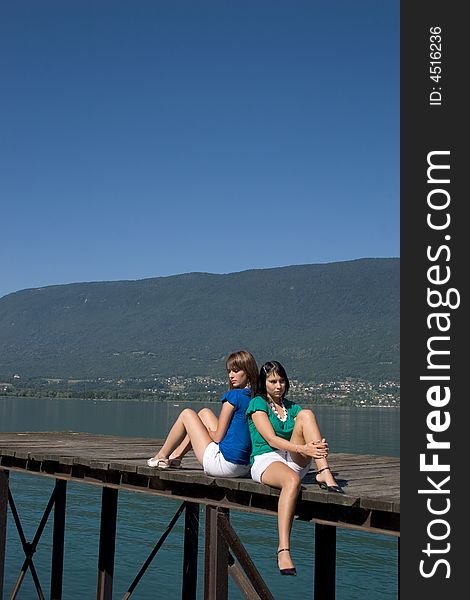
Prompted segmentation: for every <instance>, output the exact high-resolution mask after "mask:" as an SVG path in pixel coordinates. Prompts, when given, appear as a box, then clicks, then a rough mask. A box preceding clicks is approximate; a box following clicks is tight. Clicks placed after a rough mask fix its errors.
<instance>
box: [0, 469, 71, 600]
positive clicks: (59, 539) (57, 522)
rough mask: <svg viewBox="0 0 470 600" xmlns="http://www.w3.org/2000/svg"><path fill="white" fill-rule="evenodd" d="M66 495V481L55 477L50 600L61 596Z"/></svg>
mask: <svg viewBox="0 0 470 600" xmlns="http://www.w3.org/2000/svg"><path fill="white" fill-rule="evenodd" d="M66 497H67V482H66V481H63V480H61V479H56V482H55V504H54V530H53V533H52V564H51V600H61V598H62V581H63V574H64V540H65V503H66ZM0 597H1V596H0Z"/></svg>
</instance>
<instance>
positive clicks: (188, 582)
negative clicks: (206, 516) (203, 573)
mask: <svg viewBox="0 0 470 600" xmlns="http://www.w3.org/2000/svg"><path fill="white" fill-rule="evenodd" d="M198 540H199V504H196V503H194V502H187V503H186V510H185V515H184V550H183V586H182V592H181V598H182V600H196V594H197V554H198Z"/></svg>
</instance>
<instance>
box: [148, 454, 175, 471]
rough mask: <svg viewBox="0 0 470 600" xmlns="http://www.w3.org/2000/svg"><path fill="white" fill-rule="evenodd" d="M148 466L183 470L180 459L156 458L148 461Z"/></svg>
mask: <svg viewBox="0 0 470 600" xmlns="http://www.w3.org/2000/svg"><path fill="white" fill-rule="evenodd" d="M147 464H148V466H149V467H156V468H157V469H181V459H180V458H158V457H157V456H154V457H153V458H149V459H148V461H147Z"/></svg>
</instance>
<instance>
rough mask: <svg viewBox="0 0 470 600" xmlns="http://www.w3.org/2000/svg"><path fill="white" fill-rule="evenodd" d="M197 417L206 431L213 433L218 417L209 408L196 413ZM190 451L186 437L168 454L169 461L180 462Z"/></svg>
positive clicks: (189, 442) (189, 444)
mask: <svg viewBox="0 0 470 600" xmlns="http://www.w3.org/2000/svg"><path fill="white" fill-rule="evenodd" d="M197 414H198V417H199V418H200V419H201V421H202V422H203V423H204V425H205V427H206V429H207V430H208V431H209V430H212V431H215V430H216V429H217V424H218V422H219V419H218V417H216V415H215V414H214V413H213V412H212V411H211V409H210V408H203V409H201V410H200V411H199V412H198V413H197ZM190 450H191V440H190V439H189V436H188V435H186V436H185V438H184V440H183V441H182V442H181V444H180V445H179V446H178V447H177V448H175V449H174V450H173V452H172V453H171V454H170V459H171V460H181V459H182V458H183V456H184V455H185V454H187V453H188V452H189V451H190Z"/></svg>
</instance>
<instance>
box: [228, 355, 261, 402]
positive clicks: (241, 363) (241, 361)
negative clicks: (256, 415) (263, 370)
mask: <svg viewBox="0 0 470 600" xmlns="http://www.w3.org/2000/svg"><path fill="white" fill-rule="evenodd" d="M225 366H226V367H227V371H230V370H231V369H234V368H235V369H237V370H239V371H243V372H244V373H246V376H247V377H248V383H249V384H250V387H251V390H252V392H253V394H256V384H257V382H258V365H257V364H256V360H255V357H254V356H253V354H251V352H247V351H246V350H238V352H232V354H229V356H228V358H227V361H226V363H225ZM228 385H229V389H232V382H231V381H230V379H229V380H228Z"/></svg>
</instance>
